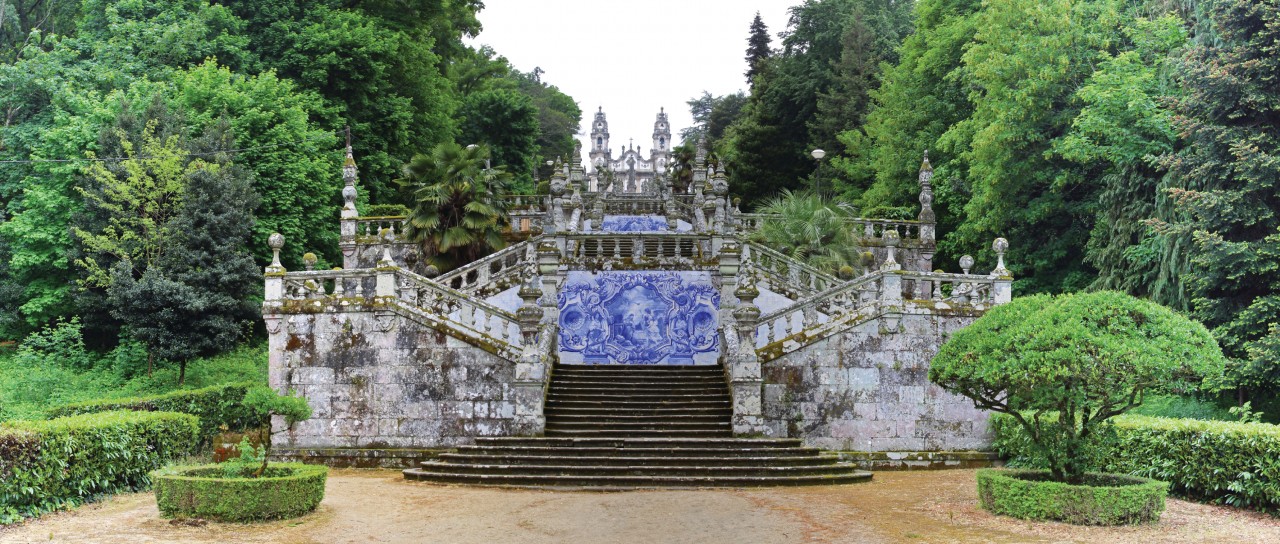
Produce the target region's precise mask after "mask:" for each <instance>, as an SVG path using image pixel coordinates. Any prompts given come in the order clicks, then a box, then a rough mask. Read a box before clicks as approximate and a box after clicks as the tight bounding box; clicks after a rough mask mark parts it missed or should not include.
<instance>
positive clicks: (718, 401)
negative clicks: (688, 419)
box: [547, 397, 729, 409]
mask: <svg viewBox="0 0 1280 544" xmlns="http://www.w3.org/2000/svg"><path fill="white" fill-rule="evenodd" d="M726 406H729V399H728V398H727V397H717V398H713V399H710V400H708V399H706V398H704V397H690V398H643V399H626V398H617V397H610V398H606V399H604V400H600V399H583V398H572V397H571V398H556V397H548V398H547V408H560V407H563V408H618V409H628V408H631V409H634V408H645V407H649V408H671V409H693V408H724V407H726Z"/></svg>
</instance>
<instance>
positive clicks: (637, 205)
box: [604, 198, 665, 215]
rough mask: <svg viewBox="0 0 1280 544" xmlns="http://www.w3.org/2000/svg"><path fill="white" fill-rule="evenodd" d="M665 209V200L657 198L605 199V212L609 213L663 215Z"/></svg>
mask: <svg viewBox="0 0 1280 544" xmlns="http://www.w3.org/2000/svg"><path fill="white" fill-rule="evenodd" d="M664 211H665V209H664V207H663V202H662V201H661V200H657V199H636V198H605V199H604V213H605V214H607V215H661V214H662V213H663V212H664Z"/></svg>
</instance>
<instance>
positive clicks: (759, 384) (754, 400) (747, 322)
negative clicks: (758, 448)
mask: <svg viewBox="0 0 1280 544" xmlns="http://www.w3.org/2000/svg"><path fill="white" fill-rule="evenodd" d="M734 296H735V297H737V299H738V308H737V309H735V310H734V311H733V320H734V325H735V327H736V329H737V330H736V332H737V340H738V341H737V345H733V346H727V347H728V349H729V350H730V352H729V368H728V372H729V383H730V391H731V393H732V395H733V433H734V434H735V435H755V434H763V433H767V428H766V427H765V425H764V401H763V391H764V379H763V377H762V373H761V369H760V357H759V356H758V355H756V329H757V328H759V326H760V307H759V306H756V304H755V299H756V297H758V296H760V290H759V289H756V287H755V285H753V284H752V283H751V281H750V280H749V279H747V278H746V277H745V276H744V277H742V281H741V285H740V286H739V287H738V288H737V289H736V290H735V291H734Z"/></svg>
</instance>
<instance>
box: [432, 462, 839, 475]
mask: <svg viewBox="0 0 1280 544" xmlns="http://www.w3.org/2000/svg"><path fill="white" fill-rule="evenodd" d="M421 466H422V470H424V471H427V472H452V473H455V474H520V475H535V474H553V475H560V474H572V475H574V476H690V477H699V476H739V477H741V476H781V475H804V476H812V475H824V474H843V473H847V472H849V471H850V470H855V469H854V468H853V467H852V465H848V464H825V465H824V464H819V465H784V466H768V465H765V466H759V465H757V466H722V465H703V466H662V465H634V466H596V465H582V464H569V465H509V464H498V465H479V464H455V463H445V462H440V461H427V462H424V463H422V465H421Z"/></svg>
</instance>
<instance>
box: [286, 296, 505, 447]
mask: <svg viewBox="0 0 1280 544" xmlns="http://www.w3.org/2000/svg"><path fill="white" fill-rule="evenodd" d="M273 317H276V316H268V318H269V319H268V326H269V328H270V327H272V326H273V325H272V324H271V318H273ZM278 318H279V322H278V323H277V324H276V325H274V326H275V328H276V332H273V333H272V334H271V335H270V344H271V345H270V358H271V361H270V380H271V386H272V387H274V388H275V389H276V390H278V391H281V390H286V389H293V390H295V391H297V392H299V393H300V394H302V396H304V397H306V399H307V402H308V403H309V404H310V405H311V408H312V410H313V411H314V413H313V415H312V417H311V419H309V420H307V421H303V422H299V423H297V424H295V425H294V427H293V429H291V430H288V431H286V432H281V433H280V434H278V435H277V441H278V442H279V443H280V445H281V446H282V447H285V448H315V447H347V448H349V447H369V448H388V447H390V448H410V447H412V448H431V447H439V446H451V445H457V444H466V443H472V442H473V441H474V438H475V437H477V436H512V435H516V434H518V429H517V427H518V426H517V425H516V423H515V418H514V415H515V414H514V411H515V407H514V403H513V402H512V400H511V393H510V386H509V384H510V383H511V382H512V381H513V380H514V379H515V363H512V362H510V361H507V360H504V359H502V358H500V357H498V356H496V355H493V354H490V353H488V352H486V351H484V350H482V349H480V348H478V347H475V346H472V345H469V344H466V343H464V342H462V341H461V340H458V339H456V338H453V337H450V336H447V335H445V334H444V333H441V332H437V331H435V330H432V329H430V328H427V327H424V326H422V325H420V324H418V323H416V322H414V321H413V320H411V319H408V318H404V317H402V316H400V315H397V314H394V313H390V312H379V313H375V312H374V311H347V312H334V313H295V314H285V315H279V316H278ZM384 327H386V329H387V330H384ZM275 424H276V428H277V429H278V430H282V429H283V424H282V422H280V421H277V422H275Z"/></svg>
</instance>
